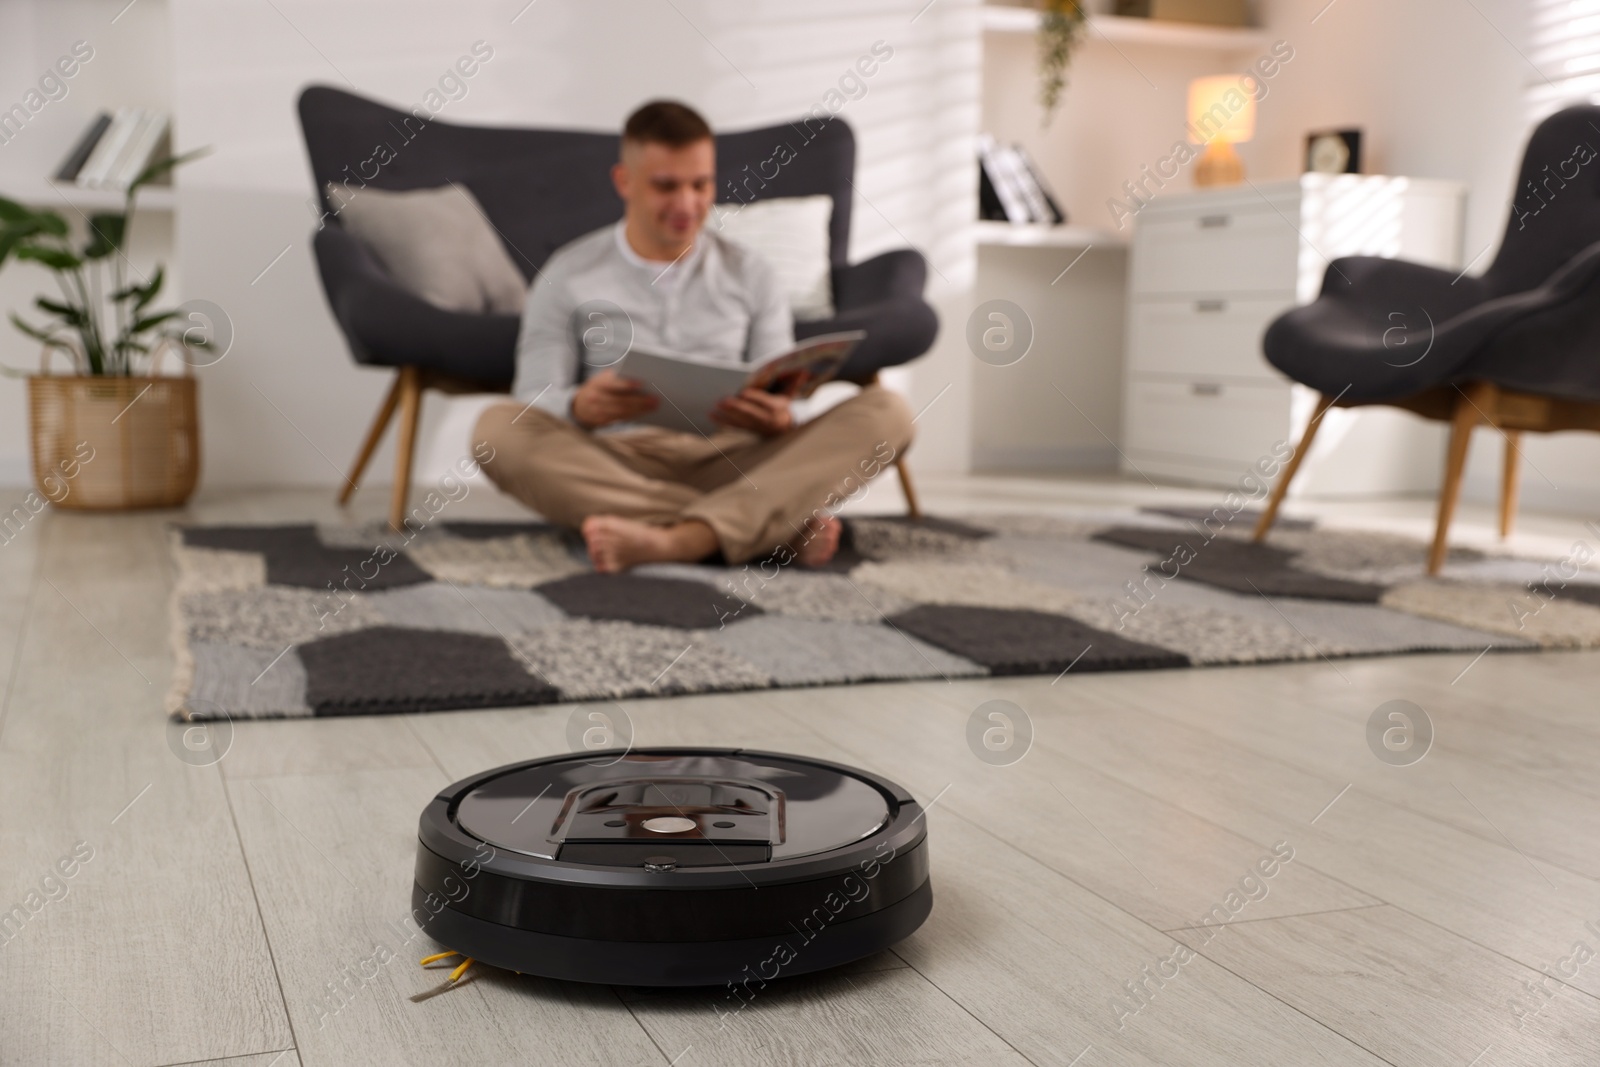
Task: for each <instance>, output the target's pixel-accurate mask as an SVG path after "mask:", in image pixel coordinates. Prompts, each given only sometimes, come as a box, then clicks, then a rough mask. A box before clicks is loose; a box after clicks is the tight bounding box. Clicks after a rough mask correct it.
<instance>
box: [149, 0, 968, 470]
mask: <svg viewBox="0 0 1600 1067" xmlns="http://www.w3.org/2000/svg"><path fill="white" fill-rule="evenodd" d="M171 2H172V12H173V25H174V31H175V51H176V53H177V54H179V55H182V56H184V57H185V61H184V63H183V64H181V65H180V66H179V67H178V69H177V71H176V74H175V78H176V97H177V109H178V115H179V123H178V131H179V137H180V141H181V146H182V147H184V148H188V147H193V146H197V145H202V144H205V145H213V146H215V149H216V151H215V154H214V155H213V156H212V157H211V158H209V159H207V160H204V161H202V162H200V163H197V164H195V165H194V166H193V167H191V168H190V169H189V170H188V171H187V173H186V174H185V175H184V180H183V182H182V184H181V188H180V194H179V196H180V212H179V220H180V221H179V229H178V249H179V260H180V262H181V263H182V265H183V267H184V269H185V272H186V275H187V276H188V277H190V278H191V279H194V280H195V282H194V284H193V285H192V287H191V292H190V293H189V294H187V295H190V296H196V297H204V298H206V299H209V300H212V301H214V302H215V303H217V304H219V305H221V306H222V307H223V308H224V309H226V311H227V312H228V314H229V315H230V317H231V318H232V320H233V323H234V327H235V338H236V340H235V344H234V348H233V350H232V352H231V353H230V354H229V355H228V357H227V358H226V359H225V360H223V361H222V362H221V363H219V364H218V365H216V366H215V367H213V368H210V369H208V370H207V371H206V372H205V381H204V386H203V394H204V413H203V418H204V423H203V424H204V431H205V435H206V440H205V449H206V451H205V458H206V479H207V484H208V485H218V484H316V485H330V486H331V485H333V484H336V483H337V481H338V479H339V475H338V470H339V469H340V468H342V467H343V466H344V465H345V464H346V463H348V461H349V459H350V457H351V456H352V455H353V453H354V451H355V448H356V444H357V442H358V440H359V437H360V434H361V433H362V432H363V431H364V429H365V427H366V424H367V421H368V420H369V419H370V418H371V416H372V413H373V410H374V408H375V407H376V406H377V403H378V400H379V398H380V396H381V394H382V391H383V389H384V387H385V385H386V376H384V375H381V374H380V373H378V372H375V371H363V370H357V369H356V368H355V367H354V366H353V365H352V364H351V362H350V360H349V358H348V356H347V355H346V353H345V349H344V345H343V343H342V341H341V340H340V338H339V337H338V335H337V333H336V331H335V328H334V326H333V323H332V320H331V318H330V317H329V314H328V312H327V309H326V307H325V304H324V301H323V298H322V295H321V292H320V288H319V285H318V283H317V280H316V277H315V270H314V265H313V261H312V257H311V250H310V235H311V229H312V219H311V217H310V214H309V213H308V211H307V209H306V207H305V201H306V198H307V197H308V196H309V195H310V193H311V187H310V179H309V175H308V171H307V167H306V164H305V162H304V152H303V149H302V147H301V142H300V136H299V131H298V127H297V125H296V122H295V118H294V111H293V107H294V98H295V96H296V94H297V93H298V91H299V89H300V88H301V87H302V86H303V85H305V84H307V83H310V82H326V83H330V84H335V85H345V86H347V87H348V86H351V85H353V86H354V87H355V89H356V91H358V92H361V93H363V94H366V95H369V96H373V97H376V98H378V99H382V100H386V101H390V102H393V103H398V104H405V105H408V106H409V105H410V104H412V103H415V102H418V101H420V100H421V98H422V96H423V94H424V93H425V92H426V91H427V90H428V89H429V88H430V87H431V86H432V85H433V84H434V83H435V82H436V81H437V79H438V78H439V76H440V75H441V74H443V73H444V71H445V70H446V68H447V67H448V65H449V64H451V63H452V62H453V61H454V60H455V59H456V58H457V57H458V56H460V55H462V54H465V53H466V52H467V51H468V49H469V48H470V47H471V45H472V43H473V42H474V41H477V40H483V41H485V42H487V44H488V45H489V46H490V47H492V48H493V49H494V55H493V58H492V59H491V60H490V61H489V62H487V63H486V64H484V66H483V67H482V69H481V71H480V72H479V73H478V74H477V75H476V76H475V77H474V78H473V79H472V80H471V82H470V83H469V88H470V91H469V92H468V94H467V95H466V96H465V98H463V99H460V100H458V101H454V102H451V103H449V104H448V105H447V106H446V107H445V108H444V109H443V110H442V111H441V112H440V113H439V117H440V118H442V119H444V120H447V121H466V122H484V123H504V124H517V125H548V126H566V127H584V128H597V129H615V128H616V127H617V126H618V125H620V123H621V120H622V119H623V117H624V116H625V115H626V114H627V113H628V111H630V110H631V109H632V108H633V107H635V106H637V105H638V104H639V103H640V102H642V101H643V100H644V99H646V98H648V97H650V96H661V95H670V96H676V97H679V98H682V99H685V100H687V101H689V102H690V103H692V104H694V105H695V106H697V107H699V108H701V109H702V110H703V111H704V112H705V113H706V115H707V117H708V118H709V119H710V120H711V122H712V123H713V125H715V126H720V127H723V128H727V129H735V128H741V127H747V126H752V125H759V124H765V123H769V122H775V121H781V120H787V119H789V118H792V117H794V116H797V115H798V114H800V113H801V112H803V111H805V110H806V109H808V108H809V107H811V106H812V105H813V104H816V103H818V102H820V101H821V100H822V98H823V96H824V94H825V93H826V92H827V91H828V90H829V89H830V88H832V87H834V86H835V85H836V84H837V82H838V79H839V78H840V76H841V75H842V74H843V73H844V72H845V70H846V68H847V67H849V66H850V65H851V64H853V63H854V62H855V60H856V59H857V57H858V56H861V55H863V54H865V53H867V52H868V50H869V49H870V48H871V46H872V44H873V42H874V41H877V40H883V41H886V42H887V43H888V44H889V45H890V46H891V47H892V48H893V49H894V57H893V59H892V60H891V61H889V62H887V63H885V64H884V65H883V66H882V67H881V69H880V70H879V72H878V73H877V74H876V75H875V76H874V77H873V78H871V79H870V80H869V81H868V83H867V92H866V94H865V95H864V96H862V97H860V98H859V99H855V100H852V101H851V102H849V103H848V104H847V105H846V106H845V107H844V109H843V111H842V112H841V114H842V115H843V116H844V117H845V118H846V119H847V120H848V121H849V122H850V123H851V124H852V126H853V127H854V128H855V131H856V135H857V141H858V162H857V176H856V183H857V185H858V187H859V193H860V195H859V196H858V198H857V201H856V205H855V210H854V214H853V231H854V232H853V239H852V258H855V259H860V258H863V257H865V256H868V255H871V254H873V253H875V252H877V251H881V250H884V249H887V248H891V247H897V246H901V245H905V244H907V243H910V244H912V245H915V246H917V247H919V248H921V249H922V250H923V251H924V252H926V253H928V254H929V256H930V258H931V260H932V262H933V264H934V267H935V271H934V273H933V274H932V276H931V278H930V281H931V283H932V284H931V286H930V290H931V293H932V295H933V297H934V299H935V301H936V303H938V304H939V306H940V308H941V312H942V313H943V315H944V318H945V325H946V329H945V331H944V333H943V335H942V337H941V344H940V346H939V348H938V349H936V351H935V352H934V353H933V354H932V355H930V356H929V357H927V358H925V359H923V360H922V361H920V362H919V363H918V364H917V366H916V368H915V370H914V372H913V373H912V374H911V375H910V376H909V377H910V379H911V380H910V383H909V388H910V390H911V392H912V394H913V400H914V402H915V403H916V404H917V406H919V407H920V406H922V405H924V404H927V403H928V402H929V401H931V400H933V398H934V397H935V396H937V395H938V394H939V393H940V391H941V390H942V389H943V388H944V387H945V386H946V385H947V384H948V385H950V387H951V388H950V390H949V392H948V394H947V395H945V396H944V397H942V398H941V399H940V400H939V401H938V403H937V404H935V405H934V406H933V407H931V408H930V409H929V410H928V413H927V415H926V416H925V417H924V418H923V419H922V420H921V422H919V428H920V431H921V433H920V440H919V442H918V445H917V448H916V450H915V452H914V453H913V460H914V461H915V462H917V463H918V464H919V465H920V466H924V467H936V468H940V469H960V468H962V467H964V465H965V463H966V460H967V454H968V451H969V449H968V442H967V415H966V412H967V404H966V402H965V394H966V393H967V392H968V386H967V381H968V377H969V374H970V368H969V367H968V364H969V363H970V356H968V357H966V358H963V354H964V352H965V349H964V346H963V345H962V344H961V333H960V328H959V326H960V323H962V322H964V320H965V310H964V309H965V307H966V304H967V302H968V300H969V290H970V285H971V278H972V273H973V251H972V245H971V241H970V236H969V235H968V234H966V233H965V230H964V225H965V223H966V222H967V220H969V219H971V218H972V217H974V215H975V208H974V206H973V203H974V200H975V196H976V194H975V186H976V177H975V170H974V166H975V165H974V163H973V150H972V141H973V137H974V135H975V133H976V131H977V127H978V104H977V98H978V57H977V36H976V31H975V26H974V22H973V18H974V15H973V10H972V6H973V5H972V3H971V0H939V3H937V4H936V5H934V6H933V7H932V8H930V9H929V10H928V11H927V12H926V13H925V14H923V15H922V17H921V18H919V19H917V21H916V22H915V24H913V23H912V21H911V17H912V15H914V14H915V8H914V7H912V8H909V9H908V7H907V5H905V4H903V3H899V2H894V0H857V2H850V0H824V2H821V3H811V4H807V5H806V7H805V9H804V11H803V12H801V11H800V10H799V9H796V8H795V7H794V6H793V5H790V4H784V3H780V2H778V0H757V2H743V3H738V4H735V3H731V2H728V0H675V4H657V3H651V4H642V3H638V2H637V0H595V2H586V3H583V4H576V3H550V2H541V3H534V4H532V5H530V6H526V8H525V9H524V7H525V3H526V0H494V2H490V0H469V2H460V3H455V4H452V5H449V6H446V5H440V4H436V3H422V2H417V0H407V2H394V3H383V4H376V3H360V2H356V0H338V2H328V0H317V2H312V0H276V3H275V4H271V5H269V4H262V3H260V2H259V0H171ZM519 11H520V12H521V13H520V15H519ZM513 19H515V22H513ZM554 209H557V210H558V209H559V208H558V207H557V208H554ZM285 249H287V251H286V252H284V250H285ZM280 252H284V255H283V258H282V259H281V260H278V261H277V262H276V263H272V261H273V259H274V257H276V256H278V255H279V253H280ZM269 263H272V266H271V268H270V270H267V271H266V273H265V275H262V276H261V277H260V278H259V279H257V275H258V274H259V273H260V272H261V271H262V270H263V269H264V268H266V267H267V265H268V264H269ZM429 404H430V411H429V415H428V418H427V420H426V424H425V425H426V426H427V427H429V428H430V430H434V431H436V430H437V428H438V427H439V426H440V425H441V423H442V421H443V419H442V412H443V410H444V408H445V407H446V406H447V402H444V401H438V400H435V399H434V398H431V397H430V400H429ZM425 432H429V431H427V430H425ZM451 433H452V435H455V434H457V433H459V428H453V429H452V430H451ZM463 447H464V446H463ZM432 451H433V454H434V455H435V456H444V457H448V455H449V442H445V443H444V445H443V451H441V450H440V448H439V447H435V448H434V449H433V450H432ZM391 462H392V461H391V459H390V458H389V455H388V450H387V448H386V449H385V451H384V453H382V454H380V455H379V456H378V457H377V458H376V460H375V461H374V464H375V465H374V469H373V474H372V475H371V477H372V479H373V481H374V482H375V483H381V482H382V481H384V480H385V479H386V477H387V472H388V469H389V464H390V463H391ZM421 474H422V476H423V477H424V478H425V477H426V476H427V472H426V471H423V472H421Z"/></svg>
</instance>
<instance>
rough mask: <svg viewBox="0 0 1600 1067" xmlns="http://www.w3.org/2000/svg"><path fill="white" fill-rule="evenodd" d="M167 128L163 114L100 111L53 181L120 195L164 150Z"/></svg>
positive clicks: (140, 110) (139, 109)
mask: <svg viewBox="0 0 1600 1067" xmlns="http://www.w3.org/2000/svg"><path fill="white" fill-rule="evenodd" d="M169 125H170V119H169V117H168V116H167V115H166V114H164V113H162V112H160V111H147V110H145V109H144V108H142V107H123V108H118V109H117V112H116V114H114V115H113V114H109V113H107V112H104V111H102V112H101V113H100V114H99V115H97V116H95V118H94V120H93V121H92V122H90V123H89V125H88V127H87V128H85V129H84V131H83V135H82V136H81V137H79V138H78V143H77V144H75V145H73V146H72V151H71V152H68V153H67V156H66V158H65V159H63V160H62V161H61V166H60V167H58V168H57V169H56V173H55V180H56V181H58V182H65V183H67V184H71V185H76V186H78V187H79V188H82V189H111V190H114V191H116V192H123V191H125V190H126V189H127V188H128V186H129V185H132V184H133V179H135V178H137V177H138V176H139V175H140V173H142V172H143V171H144V169H145V168H146V167H148V166H149V165H150V164H151V162H152V161H153V160H155V159H156V158H157V156H156V154H157V153H158V152H160V151H162V150H163V148H164V147H165V145H166V141H167V130H168V127H169Z"/></svg>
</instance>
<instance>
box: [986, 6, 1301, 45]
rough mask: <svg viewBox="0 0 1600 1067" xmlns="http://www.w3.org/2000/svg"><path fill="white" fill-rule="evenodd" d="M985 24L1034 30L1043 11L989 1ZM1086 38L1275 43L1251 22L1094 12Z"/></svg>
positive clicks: (988, 27) (999, 30) (1007, 29)
mask: <svg viewBox="0 0 1600 1067" xmlns="http://www.w3.org/2000/svg"><path fill="white" fill-rule="evenodd" d="M980 10H981V11H982V12H983V28H984V29H985V30H986V31H988V32H990V33H1033V32H1035V31H1037V30H1038V28H1039V20H1040V13H1039V11H1038V10H1037V9H1035V8H1031V7H1010V6H1004V5H1000V4H986V5H984V6H983V7H982V8H981V9H980ZM1083 39H1084V40H1085V41H1095V40H1103V41H1109V42H1111V43H1112V44H1147V45H1156V46H1160V47H1167V48H1204V49H1210V50H1212V51H1217V52H1247V51H1251V50H1261V51H1265V50H1266V49H1267V48H1268V47H1269V46H1270V45H1271V43H1272V40H1271V37H1270V36H1269V35H1268V34H1267V32H1266V31H1265V30H1260V29H1256V28H1254V27H1250V26H1207V25H1204V24H1203V23H1198V22H1165V21H1161V20H1157V19H1142V18H1127V17H1125V16H1122V15H1090V16H1089V29H1088V32H1087V33H1086V34H1084V38H1083Z"/></svg>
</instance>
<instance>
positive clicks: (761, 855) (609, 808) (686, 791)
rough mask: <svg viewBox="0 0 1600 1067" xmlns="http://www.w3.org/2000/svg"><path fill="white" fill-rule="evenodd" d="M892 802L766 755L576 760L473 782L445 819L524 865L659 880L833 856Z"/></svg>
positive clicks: (841, 775) (836, 770)
mask: <svg viewBox="0 0 1600 1067" xmlns="http://www.w3.org/2000/svg"><path fill="white" fill-rule="evenodd" d="M895 799H896V798H894V797H891V796H887V795H885V794H884V792H883V790H882V786H881V785H880V784H874V782H873V781H871V780H869V779H868V778H867V777H865V776H860V775H856V774H852V773H850V772H849V770H848V769H847V768H842V767H838V766H835V765H831V764H824V763H817V762H812V761H809V760H805V759H800V758H792V757H784V756H777V755H771V754H766V753H755V752H721V753H683V754H664V753H647V752H632V753H628V754H625V755H621V756H615V755H610V756H606V757H604V758H597V757H595V756H593V755H588V754H576V755H573V756H572V757H570V758H567V759H560V760H547V761H541V762H539V763H536V764H531V765H528V764H524V765H521V766H516V767H510V768H506V769H505V770H504V773H500V774H497V775H495V776H494V777H491V778H489V779H487V780H485V781H481V782H479V783H477V784H476V786H474V787H473V788H472V789H471V790H470V791H469V792H467V793H466V794H465V795H464V796H462V797H461V798H460V800H459V802H458V804H457V806H456V810H455V820H456V822H457V823H458V825H460V827H461V828H462V829H463V830H465V831H466V832H467V833H469V834H471V835H472V836H473V837H476V838H478V839H479V840H481V841H484V842H487V843H488V844H490V845H493V846H495V847H496V848H501V849H506V850H508V851H510V852H514V853H520V854H522V855H525V856H533V857H538V858H541V859H546V860H555V861H560V862H567V863H580V864H592V865H600V866H615V867H632V868H635V869H637V868H640V867H643V868H644V869H646V870H658V871H666V870H672V869H675V868H685V867H709V866H725V865H732V864H737V865H744V864H752V863H757V864H759V863H767V862H771V861H773V860H784V859H797V858H799V857H803V856H810V855H815V854H818V853H822V852H828V851H830V850H834V849H838V848H841V847H843V846H846V845H849V844H851V843H852V842H856V841H860V840H861V839H862V838H865V837H868V836H870V835H872V834H873V833H875V832H877V831H878V830H880V829H882V828H883V827H884V826H885V824H886V823H887V822H888V821H889V819H890V817H891V815H892V814H893V810H892V809H891V802H893V801H894V800H895ZM908 799H909V798H908Z"/></svg>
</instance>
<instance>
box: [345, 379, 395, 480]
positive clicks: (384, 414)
mask: <svg viewBox="0 0 1600 1067" xmlns="http://www.w3.org/2000/svg"><path fill="white" fill-rule="evenodd" d="M402 373H403V372H402ZM399 403H400V374H396V375H395V376H394V382H393V384H391V385H390V386H389V393H388V395H387V396H385V397H384V398H383V403H382V404H380V405H378V414H377V415H376V416H374V417H373V420H372V425H371V426H370V427H368V429H367V438H366V440H364V441H362V442H361V451H360V452H357V453H356V461H355V463H354V464H352V465H351V467H350V477H348V478H346V479H345V480H344V488H342V489H340V490H339V506H340V507H343V506H344V505H346V504H348V503H350V498H351V497H353V496H355V494H356V487H357V486H358V485H360V484H361V475H362V473H363V472H365V471H366V469H367V463H368V462H369V461H370V460H371V459H372V454H373V453H374V452H376V451H377V450H378V442H379V441H382V440H383V432H384V431H385V430H387V429H388V428H389V420H390V419H392V418H394V409H395V406H396V405H398V404H399Z"/></svg>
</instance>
